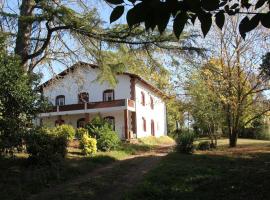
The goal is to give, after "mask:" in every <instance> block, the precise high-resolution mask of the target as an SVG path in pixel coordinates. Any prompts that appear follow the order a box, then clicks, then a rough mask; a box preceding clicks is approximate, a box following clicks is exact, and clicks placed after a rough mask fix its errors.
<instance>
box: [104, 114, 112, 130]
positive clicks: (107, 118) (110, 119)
mask: <svg viewBox="0 0 270 200" xmlns="http://www.w3.org/2000/svg"><path fill="white" fill-rule="evenodd" d="M104 119H105V120H106V121H107V122H108V123H109V124H111V126H112V129H113V130H114V131H115V118H114V117H113V116H108V117H105V118H104Z"/></svg>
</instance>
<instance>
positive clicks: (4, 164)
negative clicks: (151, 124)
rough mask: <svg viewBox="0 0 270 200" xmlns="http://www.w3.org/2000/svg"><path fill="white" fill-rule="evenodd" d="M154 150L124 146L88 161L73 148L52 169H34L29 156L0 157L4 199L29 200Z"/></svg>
mask: <svg viewBox="0 0 270 200" xmlns="http://www.w3.org/2000/svg"><path fill="white" fill-rule="evenodd" d="M150 149H151V147H149V146H147V145H137V144H123V145H121V146H120V149H119V150H117V151H114V152H109V153H98V154H97V155H95V156H94V157H84V156H83V155H82V154H81V151H80V150H79V149H76V148H74V147H70V148H69V153H68V156H67V158H66V159H64V160H63V161H62V162H60V163H55V164H53V165H52V166H43V165H40V166H35V165H30V164H29V162H28V160H27V158H26V157H27V156H24V158H20V157H13V158H1V157H0V199H1V200H11V199H12V200H13V199H14V200H15V199H16V200H17V199H18V200H21V199H27V197H28V196H29V195H33V194H36V193H39V192H41V191H42V190H44V189H46V188H52V187H54V186H56V185H59V184H62V183H65V182H68V181H69V180H73V179H75V178H76V177H79V176H82V175H84V174H87V173H91V172H92V171H93V170H95V169H98V168H101V167H103V166H106V165H108V164H110V163H113V162H116V161H118V159H122V158H125V157H127V156H129V155H133V154H138V153H141V152H147V151H149V150H150Z"/></svg>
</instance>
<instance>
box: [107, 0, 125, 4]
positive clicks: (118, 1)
mask: <svg viewBox="0 0 270 200" xmlns="http://www.w3.org/2000/svg"><path fill="white" fill-rule="evenodd" d="M105 1H107V2H108V3H110V4H113V5H118V4H122V3H124V0H105Z"/></svg>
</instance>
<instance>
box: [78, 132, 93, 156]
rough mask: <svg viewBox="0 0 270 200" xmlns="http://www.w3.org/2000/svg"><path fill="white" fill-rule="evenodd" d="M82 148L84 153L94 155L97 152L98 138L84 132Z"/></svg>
mask: <svg viewBox="0 0 270 200" xmlns="http://www.w3.org/2000/svg"><path fill="white" fill-rule="evenodd" d="M80 149H82V153H83V154H84V155H93V154H95V153H96V152H97V140H96V139H95V138H91V137H90V136H89V135H87V134H83V135H82V136H81V139H80Z"/></svg>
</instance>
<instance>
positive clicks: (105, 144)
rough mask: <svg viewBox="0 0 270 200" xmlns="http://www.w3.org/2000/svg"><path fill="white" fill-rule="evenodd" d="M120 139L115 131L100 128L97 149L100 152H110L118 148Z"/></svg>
mask: <svg viewBox="0 0 270 200" xmlns="http://www.w3.org/2000/svg"><path fill="white" fill-rule="evenodd" d="M119 143H120V139H119V137H118V135H117V133H116V132H115V131H112V130H111V129H108V128H106V127H104V128H101V129H100V132H99V138H98V139H97V147H98V150H100V151H111V150H114V149H116V148H118V147H119Z"/></svg>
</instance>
